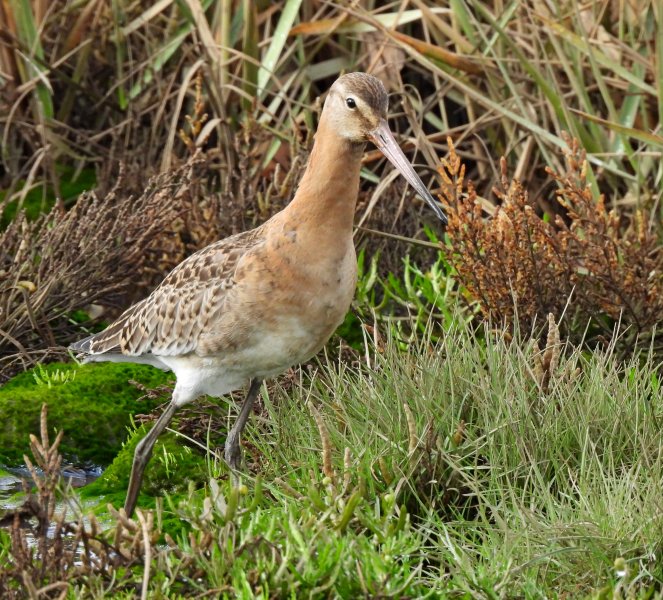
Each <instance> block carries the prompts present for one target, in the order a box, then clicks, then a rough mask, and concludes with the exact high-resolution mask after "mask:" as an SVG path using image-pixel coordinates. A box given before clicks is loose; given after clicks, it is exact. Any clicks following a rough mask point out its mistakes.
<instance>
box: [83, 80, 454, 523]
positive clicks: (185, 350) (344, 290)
mask: <svg viewBox="0 0 663 600" xmlns="http://www.w3.org/2000/svg"><path fill="white" fill-rule="evenodd" d="M386 117H387V93H386V91H385V89H384V86H383V85H382V83H381V82H380V81H379V80H378V79H376V78H374V77H372V76H370V75H366V74H363V73H350V74H348V75H344V76H343V77H340V78H339V79H338V80H337V81H336V82H335V83H334V85H333V86H332V88H331V89H330V91H329V94H328V96H327V99H326V101H325V106H324V109H323V112H322V115H321V118H320V123H319V125H318V130H317V133H316V136H315V144H314V147H313V150H312V152H311V156H310V158H309V162H308V165H307V168H306V172H305V173H304V175H303V177H302V179H301V181H300V183H299V187H298V189H297V192H296V194H295V197H294V198H293V200H292V202H291V203H290V204H289V205H288V206H287V207H286V208H285V209H284V210H282V211H281V212H280V213H278V214H277V215H275V216H274V217H272V218H271V219H270V220H269V221H267V222H266V223H264V224H263V225H261V226H260V227H258V228H256V229H254V230H252V231H248V232H244V233H240V234H238V235H234V236H232V237H229V238H226V239H224V240H221V241H218V242H215V243H214V244H211V245H210V246H208V247H207V248H204V249H203V250H201V251H199V252H197V253H196V254H194V255H192V256H190V257H189V258H188V259H186V260H185V261H183V262H182V263H181V264H180V265H178V266H177V267H176V268H175V269H173V271H172V272H171V273H170V274H169V275H168V276H167V277H166V278H165V279H164V281H163V282H162V283H161V284H160V285H159V286H158V287H157V288H156V289H155V290H154V292H152V294H150V295H149V296H148V297H147V298H145V300H143V301H141V302H139V303H138V304H136V305H134V306H132V307H131V308H129V309H128V310H127V311H126V312H125V313H124V314H122V315H121V316H120V317H119V319H117V321H115V322H114V323H113V324H111V325H110V326H109V327H108V328H107V329H106V330H105V331H103V332H101V333H99V334H96V335H94V336H91V337H89V338H87V339H85V340H82V341H80V342H78V343H76V344H74V345H73V346H72V348H73V349H74V350H77V351H79V352H81V353H83V354H85V355H86V360H92V361H94V360H114V361H128V362H142V363H148V364H152V365H154V366H157V367H159V368H162V369H172V370H173V371H174V372H175V375H176V377H177V384H176V386H175V389H174V391H173V398H172V401H171V403H170V404H169V406H168V407H167V408H166V410H165V411H164V413H163V414H162V415H161V417H160V418H159V419H158V421H157V422H156V424H155V425H154V427H153V428H152V429H151V430H150V432H149V433H148V434H147V435H146V436H145V438H144V439H143V440H142V441H141V442H140V444H139V445H138V447H137V448H136V454H135V457H134V464H133V469H132V474H131V481H130V483H129V490H128V492H127V500H126V503H125V509H126V511H127V513H128V514H131V513H132V512H133V509H134V507H135V504H136V500H137V497H138V492H139V490H140V484H141V480H142V474H143V471H144V469H145V466H146V464H147V462H148V461H149V458H150V456H151V453H152V448H153V446H154V443H155V442H156V440H157V438H158V436H159V434H160V433H161V432H162V431H163V430H164V429H165V428H166V426H167V425H168V422H169V421H170V419H171V418H172V416H173V414H174V412H175V411H176V409H177V408H178V407H179V406H181V405H183V404H186V403H187V402H191V401H193V400H195V399H196V398H198V397H199V396H201V395H203V394H210V395H213V396H220V395H222V394H225V393H228V392H230V391H232V390H234V389H237V388H239V387H242V386H243V385H245V383H246V382H247V381H251V385H250V389H249V392H248V395H247V398H246V400H245V402H244V405H243V406H242V410H241V412H240V415H239V417H238V419H237V422H236V423H235V425H234V427H233V428H232V430H231V431H230V432H229V434H228V438H227V440H226V450H225V457H226V461H227V462H228V464H229V465H230V466H231V468H232V469H235V470H236V469H237V468H238V466H239V462H240V458H241V454H240V448H239V436H240V434H241V431H242V429H243V427H244V424H245V423H246V420H247V419H248V416H249V413H250V410H251V406H252V403H253V401H254V399H255V397H256V396H257V394H258V391H259V389H260V383H261V381H262V380H263V379H264V378H266V377H271V376H273V375H276V374H278V373H281V372H283V371H284V370H285V369H287V368H288V367H290V366H292V365H294V364H298V363H300V362H302V361H304V360H307V359H309V358H310V357H311V356H313V355H314V354H315V353H316V352H317V351H318V350H319V349H320V348H321V347H322V346H323V345H324V344H325V343H326V342H327V340H328V339H329V337H330V336H331V335H332V333H333V332H334V330H335V329H336V328H337V327H338V325H339V324H340V323H341V322H342V321H343V319H344V317H345V314H346V313H347V311H348V308H349V306H350V303H351V301H352V297H353V295H354V289H355V284H356V277H357V264H356V255H355V248H354V243H353V237H352V233H353V219H354V212H355V205H356V201H357V193H358V190H359V170H360V168H361V157H362V153H363V150H364V146H365V143H366V141H368V140H370V141H373V142H374V143H375V144H376V145H377V146H378V148H380V149H381V150H382V151H383V152H384V154H385V155H386V156H387V158H389V160H390V161H391V162H392V163H393V164H394V165H395V166H396V167H397V168H398V169H399V170H400V171H401V173H402V174H403V175H404V176H405V178H406V179H407V180H408V181H409V182H410V183H411V184H412V185H413V186H414V187H415V189H416V190H417V192H418V193H419V194H420V195H421V196H422V198H423V199H424V200H425V201H426V202H427V203H428V204H429V205H430V206H431V208H433V210H434V211H435V212H436V214H437V215H438V216H439V217H440V218H441V219H443V220H445V217H444V214H443V213H442V211H441V209H440V207H439V205H438V204H437V203H436V202H435V200H433V198H432V197H431V196H430V194H429V193H428V191H427V190H426V189H425V187H424V185H423V183H422V182H421V180H420V179H419V178H418V176H417V175H416V174H415V172H414V170H413V169H412V167H411V165H410V164H409V163H408V161H407V159H406V158H405V156H404V155H403V153H402V152H401V151H400V149H399V147H398V145H397V144H396V142H395V141H394V139H393V136H392V135H391V133H390V132H389V128H388V126H387V121H386Z"/></svg>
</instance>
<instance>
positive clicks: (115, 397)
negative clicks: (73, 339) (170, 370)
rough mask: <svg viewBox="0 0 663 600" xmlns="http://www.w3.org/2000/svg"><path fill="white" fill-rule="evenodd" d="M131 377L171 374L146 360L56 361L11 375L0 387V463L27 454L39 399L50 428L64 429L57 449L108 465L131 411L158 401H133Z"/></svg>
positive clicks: (156, 378)
mask: <svg viewBox="0 0 663 600" xmlns="http://www.w3.org/2000/svg"><path fill="white" fill-rule="evenodd" d="M130 379H132V380H135V381H138V382H140V383H141V384H143V385H145V386H146V387H148V388H153V387H156V386H158V385H160V384H163V383H166V382H168V381H170V380H172V375H170V374H167V373H164V372H162V371H159V370H158V369H154V368H152V367H149V366H146V365H134V364H123V363H96V364H89V365H81V366H79V365H74V364H61V363H60V364H57V363H56V364H51V365H48V366H46V367H39V368H38V369H33V370H32V371H28V372H26V373H22V374H21V375H18V376H17V377H15V378H13V379H12V380H11V381H9V382H7V383H6V384H5V385H4V386H3V387H2V388H0V464H4V465H6V466H13V465H17V464H21V463H22V462H23V455H24V454H29V452H30V449H29V443H30V441H29V436H30V434H31V433H33V434H38V432H39V415H40V411H41V406H42V404H43V403H46V404H47V405H48V425H49V429H50V431H54V430H58V431H59V430H63V431H64V437H63V438H62V443H61V444H60V451H61V452H62V454H63V455H64V456H65V458H66V459H68V460H73V461H75V462H79V463H85V462H92V463H94V464H97V465H107V464H109V463H110V462H111V461H112V460H113V458H114V457H115V455H116V454H117V452H118V450H119V449H120V448H121V446H122V442H123V441H124V439H125V438H126V436H127V428H128V427H129V425H130V423H131V415H133V414H135V413H138V412H147V411H149V410H151V409H152V408H153V407H154V406H156V405H157V404H159V402H161V401H162V400H148V399H145V400H142V401H140V402H137V399H138V398H140V397H141V396H142V395H143V392H141V391H140V390H139V389H138V388H136V387H135V386H133V385H131V384H129V383H128V381H129V380H130ZM37 380H39V381H37Z"/></svg>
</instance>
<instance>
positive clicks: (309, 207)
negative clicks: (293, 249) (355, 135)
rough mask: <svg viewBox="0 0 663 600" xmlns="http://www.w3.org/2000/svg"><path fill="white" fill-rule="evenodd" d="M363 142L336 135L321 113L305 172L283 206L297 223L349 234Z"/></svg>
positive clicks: (350, 232)
mask: <svg viewBox="0 0 663 600" xmlns="http://www.w3.org/2000/svg"><path fill="white" fill-rule="evenodd" d="M363 150H364V144H356V143H353V142H350V141H349V140H348V139H346V138H344V137H342V136H340V135H338V134H337V133H336V132H335V130H334V128H333V127H332V124H331V123H329V121H328V119H327V118H325V114H324V112H323V114H322V117H321V119H320V124H319V125H318V130H317V133H316V134H315V143H314V145H313V150H312V151H311V155H310V157H309V161H308V165H307V167H306V171H305V172H304V175H303V177H302V179H301V181H300V183H299V187H298V188H297V192H296V194H295V197H294V198H293V200H292V202H291V203H290V204H289V205H288V207H287V208H286V211H287V212H288V213H289V216H292V217H293V218H296V220H297V222H298V225H299V226H303V227H307V228H310V229H324V230H326V231H328V232H330V233H333V232H336V235H340V234H341V233H348V234H350V235H351V234H352V225H353V222H354V214H355V206H356V204H357V193H358V191H359V170H360V168H361V157H362V154H363Z"/></svg>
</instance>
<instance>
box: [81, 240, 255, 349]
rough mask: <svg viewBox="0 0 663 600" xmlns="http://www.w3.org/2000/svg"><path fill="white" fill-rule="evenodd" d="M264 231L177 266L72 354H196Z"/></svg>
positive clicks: (221, 243) (205, 251) (223, 242)
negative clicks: (236, 277) (238, 271)
mask: <svg viewBox="0 0 663 600" xmlns="http://www.w3.org/2000/svg"><path fill="white" fill-rule="evenodd" d="M259 231H260V230H259V229H258V230H256V229H254V230H252V231H247V232H244V233H240V234H238V235H235V236H232V237H229V238H226V239H223V240H220V241H218V242H215V243H213V244H210V245H209V246H207V247H206V248H203V249H202V250H200V251H199V252H196V253H195V254H192V255H191V256H190V257H188V258H187V259H186V260H184V261H182V262H181V263H180V264H179V265H177V266H176V267H175V268H174V269H173V270H172V271H171V272H170V273H169V274H168V276H167V277H166V278H165V279H164V280H163V281H162V282H161V284H160V285H159V286H158V287H157V288H156V289H155V290H154V291H153V292H152V293H151V294H150V295H149V296H148V297H147V298H145V299H144V300H142V301H140V302H138V303H137V304H134V305H133V306H131V307H130V308H128V309H127V310H126V311H125V312H124V313H123V314H122V315H121V316H120V317H119V318H118V319H117V320H116V321H114V322H113V323H112V324H111V325H109V326H108V327H107V328H106V329H105V330H104V331H102V332H100V333H98V334H96V335H93V336H90V337H88V338H85V339H84V340H81V341H79V342H77V343H75V344H73V345H72V346H71V349H72V350H74V351H77V352H82V353H85V354H91V355H99V354H105V353H121V354H124V355H126V356H140V355H143V354H155V355H160V356H176V355H182V354H188V353H190V352H195V351H196V348H197V345H198V341H199V338H200V335H201V333H204V332H205V331H206V330H207V329H208V328H209V324H210V323H213V322H214V321H215V320H217V319H218V318H219V316H220V313H221V312H222V310H223V307H224V304H225V300H226V297H227V295H228V292H229V291H230V290H232V288H233V287H234V285H235V277H234V275H235V272H236V270H237V267H238V265H239V264H240V263H241V261H242V259H243V258H244V257H245V256H246V254H247V252H249V251H250V250H251V249H252V248H254V247H255V246H257V245H259V244H260V243H261V242H262V236H261V235H260V233H259Z"/></svg>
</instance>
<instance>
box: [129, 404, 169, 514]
mask: <svg viewBox="0 0 663 600" xmlns="http://www.w3.org/2000/svg"><path fill="white" fill-rule="evenodd" d="M176 410H177V405H176V404H175V403H174V402H170V404H169V405H168V406H167V407H166V410H164V411H163V413H162V414H161V416H160V417H159V418H158V419H157V422H156V423H155V424H154V427H152V429H150V430H149V431H148V432H147V434H146V435H145V437H144V438H143V439H142V440H141V441H140V442H138V446H136V451H135V452H134V462H133V465H132V467H131V478H130V479H129V488H128V489H127V499H126V500H125V502H124V510H125V512H126V513H127V517H131V515H132V514H133V512H134V508H136V501H137V500H138V492H140V485H141V483H142V482H143V472H144V471H145V467H146V466H147V463H148V462H150V457H151V456H152V449H153V448H154V444H155V443H156V441H157V438H158V437H159V436H160V435H161V434H162V433H163V430H164V429H166V427H168V423H170V420H171V419H172V418H173V415H174V414H175V411H176Z"/></svg>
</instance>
